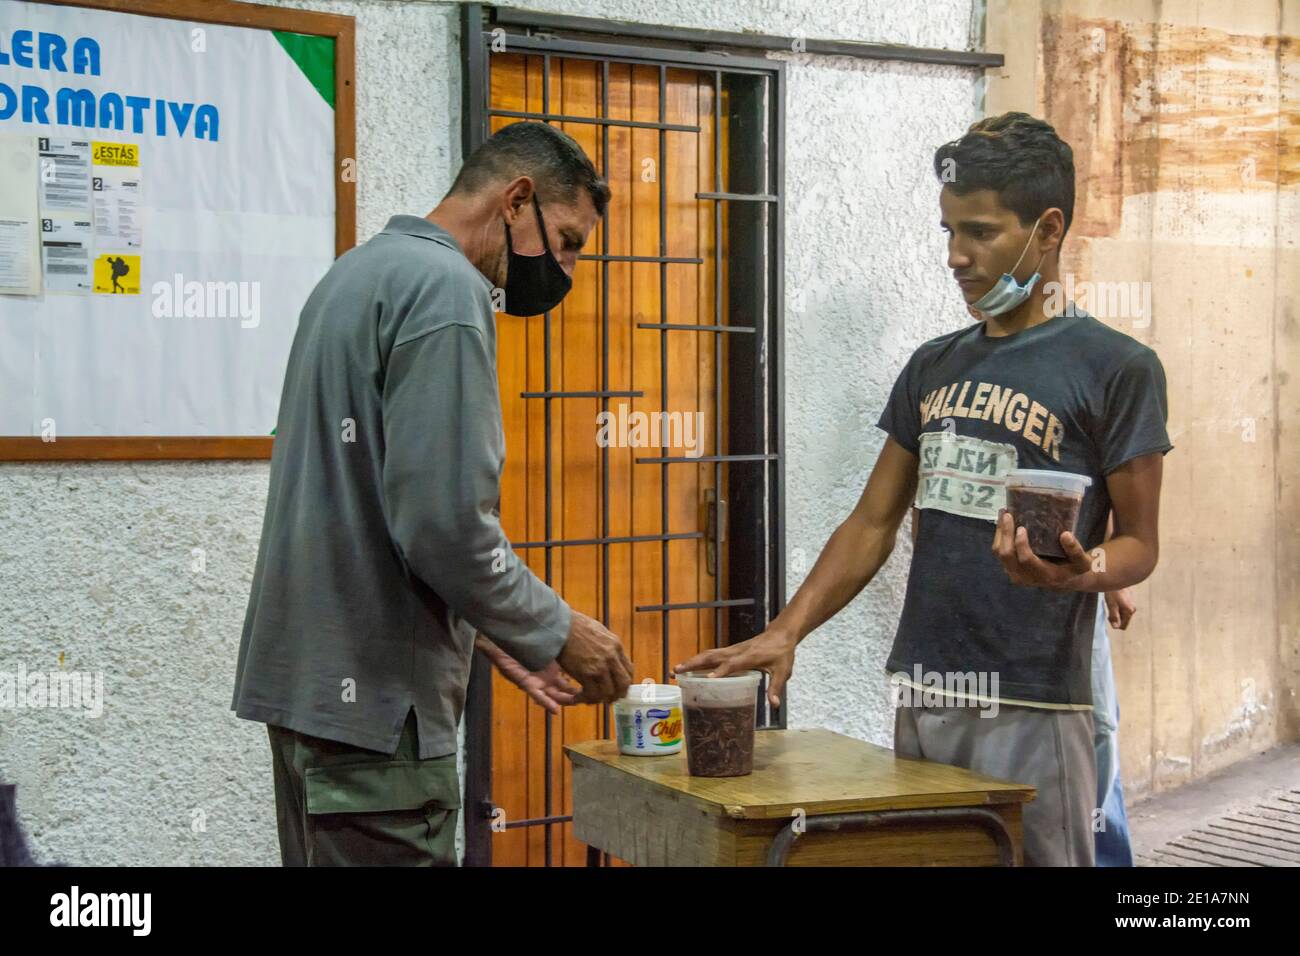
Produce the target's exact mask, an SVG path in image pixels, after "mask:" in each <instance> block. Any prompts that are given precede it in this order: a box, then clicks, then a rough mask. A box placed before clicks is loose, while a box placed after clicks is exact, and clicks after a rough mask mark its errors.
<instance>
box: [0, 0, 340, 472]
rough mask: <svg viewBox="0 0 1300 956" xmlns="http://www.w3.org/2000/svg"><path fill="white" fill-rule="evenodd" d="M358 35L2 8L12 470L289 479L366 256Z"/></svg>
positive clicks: (0, 283)
mask: <svg viewBox="0 0 1300 956" xmlns="http://www.w3.org/2000/svg"><path fill="white" fill-rule="evenodd" d="M354 57H355V55H354V26H353V20H352V18H351V17H345V16H336V15H333V14H322V13H315V12H309V11H301V10H287V9H280V8H277V7H266V6H257V5H254V4H245V3H238V2H233V0H5V2H4V3H0V460H10V461H13V460H59V459H62V460H69V459H169V458H269V457H270V455H271V445H272V442H273V440H274V439H273V433H274V429H275V423H276V417H277V414H278V408H279V401H280V390H281V387H282V385H283V380H284V370H285V364H286V362H287V359H288V355H289V349H290V346H291V344H292V342H293V336H294V331H295V329H296V327H297V323H298V316H299V313H300V311H301V309H302V306H303V304H304V303H305V301H306V300H307V297H308V295H309V294H310V293H311V291H312V289H313V288H314V287H315V285H316V283H317V282H318V281H319V280H320V278H321V276H323V275H324V274H325V272H326V271H327V270H328V269H329V267H330V265H331V264H332V262H333V261H334V259H335V258H336V257H337V256H339V255H341V254H342V253H344V252H346V251H347V250H348V249H350V248H351V247H352V246H353V244H354V243H355V241H356V162H355V155H356V152H355V100H354V96H355V81H354V63H355V58H354Z"/></svg>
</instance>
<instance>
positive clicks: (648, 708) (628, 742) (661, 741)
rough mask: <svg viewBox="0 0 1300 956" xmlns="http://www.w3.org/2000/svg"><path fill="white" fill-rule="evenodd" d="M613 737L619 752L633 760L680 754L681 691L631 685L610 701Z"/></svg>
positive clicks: (655, 685)
mask: <svg viewBox="0 0 1300 956" xmlns="http://www.w3.org/2000/svg"><path fill="white" fill-rule="evenodd" d="M614 735H615V737H616V738H617V740H618V749H619V752H620V753H625V754H631V755H632V756H634V757H653V756H656V755H658V754H675V753H680V752H681V749H682V692H681V690H679V689H678V688H676V687H674V686H673V685H672V684H655V683H651V682H649V679H648V678H647V682H645V683H641V684H633V685H632V686H631V687H629V688H628V689H627V696H626V697H624V698H622V699H621V700H616V701H614Z"/></svg>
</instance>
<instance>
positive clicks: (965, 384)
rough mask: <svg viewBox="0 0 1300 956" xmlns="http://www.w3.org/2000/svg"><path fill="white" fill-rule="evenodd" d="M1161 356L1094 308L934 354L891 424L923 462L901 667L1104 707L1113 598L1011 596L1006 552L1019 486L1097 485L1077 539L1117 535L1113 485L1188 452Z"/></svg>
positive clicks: (980, 331)
mask: <svg viewBox="0 0 1300 956" xmlns="http://www.w3.org/2000/svg"><path fill="white" fill-rule="evenodd" d="M1167 419H1168V406H1167V402H1166V398H1165V373H1164V368H1163V367H1162V366H1161V364H1160V359H1159V358H1157V356H1156V353H1155V352H1154V351H1152V350H1151V349H1150V348H1148V347H1147V346H1145V345H1143V344H1142V343H1140V342H1138V341H1137V340H1135V339H1133V338H1131V337H1130V336H1128V335H1125V334H1124V333H1122V332H1117V331H1115V330H1114V329H1111V328H1109V327H1107V326H1106V325H1104V324H1102V323H1101V322H1098V321H1097V320H1096V319H1094V318H1092V317H1091V316H1089V315H1085V314H1083V313H1081V312H1077V313H1076V314H1073V315H1070V314H1066V315H1061V316H1057V317H1056V318H1053V319H1050V320H1048V321H1047V322H1044V323H1043V324H1041V325H1037V326H1034V327H1032V328H1029V329H1026V330H1025V331H1023V332H1019V333H1016V334H1014V335H1008V336H1004V337H1000V338H998V337H992V336H988V335H985V334H984V323H983V322H979V323H976V324H974V325H971V326H967V327H966V328H963V329H961V330H959V331H957V332H952V333H950V334H948V335H943V336H940V337H939V338H936V339H932V340H931V341H929V342H926V343H925V344H924V345H922V346H921V347H920V348H918V349H917V350H916V352H915V353H914V354H913V355H912V357H911V359H910V360H909V361H908V363H907V366H906V367H905V368H904V369H903V372H902V374H901V375H899V377H898V380H897V381H896V382H895V383H894V388H893V392H892V394H891V395H890V398H889V404H888V406H887V407H886V408H885V411H884V413H883V414H882V415H881V416H880V421H879V425H880V427H881V428H883V429H884V430H885V431H886V432H888V433H889V434H890V435H892V436H893V438H894V440H895V441H897V442H898V444H900V445H901V446H902V447H903V448H905V449H907V450H908V451H909V452H911V453H912V454H914V455H916V456H917V459H918V461H917V471H918V475H917V485H918V487H917V493H916V502H915V503H916V505H917V507H918V508H919V509H920V510H919V511H918V512H917V516H918V517H917V520H918V523H919V524H918V528H917V533H916V547H915V553H914V554H913V556H912V567H911V572H910V574H909V576H908V581H907V596H906V598H905V600H904V604H903V614H902V618H901V619H900V621H899V624H898V634H897V636H896V637H895V639H894V647H893V650H892V651H891V652H890V655H889V660H888V662H887V663H886V669H887V671H889V672H899V671H902V672H904V673H905V674H907V675H908V676H912V675H913V674H914V672H915V669H916V668H917V667H918V665H919V668H920V670H921V671H922V672H937V673H939V674H944V673H949V672H952V673H968V672H971V671H975V672H988V673H989V674H993V673H996V674H997V675H998V696H999V697H1002V698H1018V699H1023V700H1027V701H1039V702H1045V703H1053V704H1076V705H1085V704H1090V703H1091V702H1092V693H1091V655H1092V636H1093V631H1094V628H1095V626H1096V613H1097V600H1098V596H1097V595H1096V594H1091V593H1083V592H1075V591H1070V592H1056V591H1048V590H1044V589H1042V588H1034V587H1025V586H1022V585H1015V584H1012V583H1011V582H1010V581H1009V580H1008V579H1007V576H1006V572H1005V571H1004V570H1003V568H1002V565H1001V563H1000V562H999V561H998V559H997V557H996V556H995V555H994V554H993V552H992V550H991V545H992V543H993V532H994V522H995V521H996V519H997V513H998V509H999V508H1000V507H1003V506H1004V504H1005V494H1006V493H1005V488H1004V480H1005V474H1006V472H1007V471H1008V470H1010V469H1011V468H1038V469H1046V470H1052V471H1067V472H1074V473H1076V474H1081V475H1087V476H1089V477H1090V478H1091V479H1092V485H1091V487H1090V488H1089V489H1088V491H1087V493H1086V494H1085V496H1084V500H1083V505H1082V508H1081V509H1080V512H1079V521H1078V525H1077V528H1076V535H1077V537H1078V538H1079V541H1080V543H1081V544H1082V545H1083V546H1084V548H1087V549H1091V548H1093V547H1096V546H1097V545H1099V544H1101V542H1102V541H1103V540H1104V538H1105V534H1106V518H1107V516H1108V514H1109V512H1110V496H1109V495H1108V494H1107V490H1106V480H1105V476H1106V475H1107V474H1108V473H1109V472H1111V471H1113V470H1114V469H1116V468H1118V467H1119V466H1120V465H1122V464H1124V463H1125V462H1127V461H1130V460H1132V459H1134V458H1137V457H1139V456H1141V455H1146V454H1150V453H1152V452H1161V453H1164V452H1167V451H1169V450H1170V449H1171V448H1172V447H1173V446H1172V445H1171V444H1170V443H1169V436H1168V434H1167V432H1166V430H1165V423H1166V421H1167Z"/></svg>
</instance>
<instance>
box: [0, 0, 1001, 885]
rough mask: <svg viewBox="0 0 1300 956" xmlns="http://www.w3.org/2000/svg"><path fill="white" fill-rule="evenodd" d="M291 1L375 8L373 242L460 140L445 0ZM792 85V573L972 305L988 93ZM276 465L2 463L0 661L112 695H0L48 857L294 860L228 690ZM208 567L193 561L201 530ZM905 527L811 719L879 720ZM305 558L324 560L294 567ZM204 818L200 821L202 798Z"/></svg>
mask: <svg viewBox="0 0 1300 956" xmlns="http://www.w3.org/2000/svg"><path fill="white" fill-rule="evenodd" d="M277 5H281V6H293V7H300V8H309V9H314V10H323V11H327V12H331V13H344V14H348V15H352V16H355V17H356V18H357V124H358V129H357V143H358V146H357V152H358V156H357V160H358V173H359V178H358V183H357V186H358V205H359V209H358V240H359V241H364V240H365V239H367V238H369V237H370V236H371V235H373V234H374V233H376V232H377V231H379V229H381V228H382V227H383V225H384V223H385V222H386V221H387V219H388V217H389V216H391V215H393V214H394V213H399V212H404V213H413V214H416V215H422V214H424V213H425V212H427V211H428V210H429V209H430V208H432V207H433V205H434V204H435V203H436V201H437V200H438V198H440V197H441V195H442V194H443V193H444V192H445V191H446V188H447V187H448V185H449V184H450V182H451V178H452V174H453V173H454V171H455V169H456V168H457V166H458V163H459V158H460V116H459V113H460V109H459V106H460V76H459V72H460V68H459V46H458V42H459V41H458V33H459V19H458V18H459V10H458V9H457V7H456V6H455V5H454V4H446V3H423V2H420V3H417V2H401V0H394V2H387V0H313V2H297V0H295V2H289V0H280V2H278V4H277ZM528 6H529V7H531V8H533V9H539V10H547V11H551V12H559V13H570V14H574V15H582V16H596V17H607V18H612V19H625V20H637V21H641V22H647V23H661V24H671V25H677V26H683V27H696V28H708V29H718V30H732V31H740V30H750V31H758V32H764V33H771V34H780V35H803V36H806V37H809V38H824V39H856V40H868V41H877V42H891V43H906V44H912V45H918V46H941V47H948V48H953V49H965V48H967V47H968V45H969V44H968V39H967V37H968V31H969V23H970V17H971V2H970V0H935V2H927V3H924V4H922V3H920V2H919V0H917V2H914V3H911V4H899V3H897V2H893V0H858V2H853V0H820V2H813V0H758V2H749V3H745V4H736V3H727V2H720V0H689V2H688V0H605V2H598V0H550V2H547V0H532V2H530V3H529V4H528ZM780 56H781V57H782V58H783V59H785V60H787V61H788V63H789V67H788V77H789V95H788V100H787V124H788V152H787V156H786V188H787V196H788V200H787V201H788V217H787V233H786V276H785V280H786V284H787V287H788V289H790V290H791V291H792V292H793V291H794V290H798V289H800V288H802V289H804V290H805V292H804V297H803V301H804V311H803V312H801V313H800V312H794V311H790V312H789V313H788V315H787V333H786V342H785V347H786V369H787V381H786V430H787V447H788V452H789V460H788V464H787V480H788V491H787V501H788V513H787V518H788V523H787V534H788V549H789V558H790V562H789V563H790V564H791V568H792V570H791V574H790V581H789V585H790V593H793V590H794V588H795V587H797V585H798V583H799V580H800V575H799V574H798V573H797V572H796V570H795V569H797V567H798V566H799V563H800V557H801V555H802V557H803V559H804V564H805V565H811V562H812V560H813V559H815V557H816V554H817V551H818V549H820V548H821V546H822V545H823V544H824V542H825V540H826V538H827V536H828V535H829V534H830V532H831V531H832V530H833V528H834V526H835V525H836V523H837V522H838V521H839V520H840V519H841V518H842V517H843V516H844V515H845V514H846V513H847V512H848V510H849V509H850V508H851V507H852V505H853V502H854V501H855V500H856V498H857V496H858V494H859V492H860V491H861V489H862V486H863V484H864V482H865V481H866V477H867V474H868V472H869V470H870V468H871V465H872V463H873V462H874V460H875V457H876V455H877V454H878V452H879V449H880V446H881V444H882V433H880V432H879V431H878V430H877V429H876V428H875V425H874V423H875V420H876V417H877V415H878V414H879V412H880V409H881V408H882V407H883V405H884V402H885V399H886V396H887V395H888V391H889V388H890V385H891V384H892V382H893V379H894V376H895V375H896V373H897V371H898V370H899V369H900V368H901V367H902V364H903V362H904V361H905V359H906V358H907V356H908V355H909V354H910V352H911V350H912V349H913V348H914V347H915V346H916V345H917V344H918V343H920V342H921V341H923V340H925V339H927V338H930V337H932V336H934V335H936V334H939V333H940V332H943V331H946V330H948V329H950V328H952V327H953V326H954V325H955V324H956V323H959V322H962V321H964V318H965V316H964V312H963V311H962V310H961V306H960V300H959V298H958V296H957V295H956V292H955V290H954V289H953V288H952V287H951V283H950V282H948V281H946V273H945V270H944V267H943V258H942V257H943V243H942V241H941V240H942V237H941V234H940V232H939V229H938V226H937V195H938V187H937V184H936V183H935V182H934V180H933V176H932V175H931V174H930V172H929V163H930V156H931V153H932V151H933V148H934V147H935V146H936V145H938V144H939V143H941V142H943V141H945V140H948V139H951V138H953V137H955V136H956V135H958V134H959V133H960V132H961V131H963V130H964V129H965V128H966V126H967V125H968V124H969V123H970V122H971V121H972V120H973V119H974V118H975V117H976V115H977V106H976V103H975V97H976V80H977V77H978V71H976V70H970V69H960V68H950V67H935V66H923V65H908V64H894V63H875V62H864V61H857V60H850V59H846V58H837V57H824V56H811V55H805V54H798V55H796V54H793V53H790V54H781V55H780ZM266 483H267V465H266V464H265V463H242V462H209V463H191V462H176V463H160V464H150V463H135V464H128V463H103V464H89V463H74V464H0V668H4V669H7V670H9V671H14V670H16V668H17V667H18V666H19V665H20V664H21V665H22V666H25V667H26V668H28V669H29V670H37V669H41V670H45V669H48V668H50V667H57V666H58V658H59V654H60V653H63V655H64V668H65V670H78V671H93V672H101V673H102V674H103V676H104V681H105V695H106V702H105V709H104V713H103V715H102V716H101V717H99V718H97V719H94V718H89V717H85V716H81V715H77V714H72V713H68V712H66V711H60V710H44V711H22V712H18V713H11V712H0V776H2V777H3V779H5V780H7V781H10V782H16V783H17V784H18V807H19V813H20V815H21V817H22V819H23V822H24V824H25V826H26V828H27V830H28V831H29V835H30V837H31V839H32V842H33V844H34V849H35V850H36V851H37V853H38V855H39V856H40V858H41V859H43V860H45V861H50V860H59V861H62V862H65V863H70V864H83V865H99V864H105V865H136V864H198V865H203V864H229V865H247V864H254V865H261V864H276V863H278V861H279V856H278V848H277V844H276V836H275V812H274V800H273V797H272V787H271V773H270V764H269V754H268V750H267V744H266V732H265V730H264V728H263V727H262V725H260V724H253V723H248V722H245V721H240V720H237V719H236V718H235V717H234V716H233V715H232V714H231V713H230V711H229V710H228V707H229V703H230V695H231V689H232V686H233V678H234V665H235V657H236V652H237V649H238V645H239V635H240V629H241V626H242V622H243V614H244V605H245V601H246V599H247V593H248V587H249V584H250V582H251V578H252V568H253V562H254V559H255V557H256V552H257V540H258V535H259V533H260V528H261V519H262V512H263V508H264V505H265V495H266ZM195 548H201V549H203V552H204V556H205V562H206V567H205V570H203V571H202V572H201V573H198V572H195V571H193V570H192V565H193V561H194V558H193V554H192V552H193V549H195ZM908 550H909V549H908V547H907V543H906V541H900V547H899V552H898V553H897V554H896V555H895V556H894V557H893V559H891V561H890V563H889V565H888V566H887V567H886V569H885V571H884V572H883V573H882V574H881V576H880V577H879V579H878V580H877V581H876V582H874V583H873V584H872V585H871V586H870V587H869V588H868V589H867V591H866V592H864V594H863V595H862V596H860V597H859V598H858V600H857V601H855V602H854V603H853V605H852V606H851V607H850V608H849V609H847V610H846V611H845V613H843V614H842V615H841V616H840V617H839V618H838V619H837V620H836V621H834V622H833V623H832V624H830V625H828V626H827V627H825V628H824V629H823V631H822V632H820V633H818V634H817V635H816V636H815V637H813V638H812V639H810V641H809V642H808V643H807V644H806V645H805V647H804V649H802V650H801V651H800V654H799V659H798V671H797V674H796V677H795V680H794V683H793V685H792V688H791V695H790V700H791V723H792V725H793V726H813V725H820V726H826V727H830V728H832V729H836V730H841V731H844V732H847V733H851V734H854V735H856V736H859V737H862V738H864V739H868V740H872V741H874V742H877V743H881V744H886V745H887V744H888V743H889V742H890V740H891V734H892V729H891V728H892V723H891V721H892V716H891V713H890V708H889V706H888V702H887V699H886V697H885V694H884V690H883V686H884V679H883V672H882V670H881V668H882V666H883V663H884V659H885V656H886V653H887V652H888V649H889V645H890V642H891V641H892V638H893V629H894V626H895V622H896V621H897V617H898V612H899V609H900V607H901V599H902V593H903V585H904V583H905V579H906V567H907V553H908ZM304 573H310V569H304ZM199 813H201V814H202V815H203V823H204V825H205V826H206V829H205V830H199V831H197V832H196V830H195V828H194V826H193V823H194V820H195V819H196V814H199Z"/></svg>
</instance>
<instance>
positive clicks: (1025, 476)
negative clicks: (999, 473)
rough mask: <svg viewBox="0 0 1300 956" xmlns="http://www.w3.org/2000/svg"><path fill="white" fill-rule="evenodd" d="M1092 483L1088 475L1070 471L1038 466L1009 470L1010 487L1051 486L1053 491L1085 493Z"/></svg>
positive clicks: (1008, 485) (1008, 483)
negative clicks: (1045, 468) (1047, 469)
mask: <svg viewBox="0 0 1300 956" xmlns="http://www.w3.org/2000/svg"><path fill="white" fill-rule="evenodd" d="M1091 484H1092V479H1091V478H1089V477H1088V476H1087V475H1076V474H1073V473H1072V472H1068V471H1043V470H1040V469H1036V468H1013V469H1012V470H1011V471H1009V472H1007V487H1008V488H1050V489H1052V490H1053V491H1071V492H1074V493H1075V494H1080V495H1081V494H1083V492H1084V489H1086V488H1087V487H1088V486H1089V485H1091Z"/></svg>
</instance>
